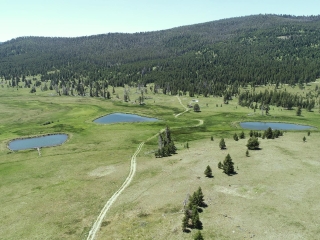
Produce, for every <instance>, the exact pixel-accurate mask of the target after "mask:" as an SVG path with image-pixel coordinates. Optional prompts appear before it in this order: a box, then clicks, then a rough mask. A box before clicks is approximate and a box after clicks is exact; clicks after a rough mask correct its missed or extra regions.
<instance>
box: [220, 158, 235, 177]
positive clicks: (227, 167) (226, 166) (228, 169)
mask: <svg viewBox="0 0 320 240" xmlns="http://www.w3.org/2000/svg"><path fill="white" fill-rule="evenodd" d="M233 165H234V163H233V162H232V158H231V157H230V154H228V155H227V156H226V158H225V160H224V161H223V167H222V168H223V172H224V173H225V174H227V175H231V174H233V173H234V167H233Z"/></svg>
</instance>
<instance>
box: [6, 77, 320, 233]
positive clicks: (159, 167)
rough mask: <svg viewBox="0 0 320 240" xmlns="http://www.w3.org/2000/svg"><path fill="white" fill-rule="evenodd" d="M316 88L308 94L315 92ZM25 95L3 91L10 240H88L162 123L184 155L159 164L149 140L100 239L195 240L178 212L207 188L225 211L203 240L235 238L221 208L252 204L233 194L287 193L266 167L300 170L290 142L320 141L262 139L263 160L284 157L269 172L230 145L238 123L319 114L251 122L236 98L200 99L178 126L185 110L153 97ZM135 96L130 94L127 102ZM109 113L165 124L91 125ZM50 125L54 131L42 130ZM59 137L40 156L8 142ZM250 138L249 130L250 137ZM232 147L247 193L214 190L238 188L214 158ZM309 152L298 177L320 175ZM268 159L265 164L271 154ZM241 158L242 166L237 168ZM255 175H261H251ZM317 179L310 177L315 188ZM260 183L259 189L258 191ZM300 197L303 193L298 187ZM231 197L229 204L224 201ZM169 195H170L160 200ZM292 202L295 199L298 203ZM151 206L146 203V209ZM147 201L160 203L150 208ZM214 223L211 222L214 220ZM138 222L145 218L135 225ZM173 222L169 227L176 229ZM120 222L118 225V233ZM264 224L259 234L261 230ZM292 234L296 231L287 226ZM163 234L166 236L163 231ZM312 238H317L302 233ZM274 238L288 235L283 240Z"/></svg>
mask: <svg viewBox="0 0 320 240" xmlns="http://www.w3.org/2000/svg"><path fill="white" fill-rule="evenodd" d="M314 84H315V83H313V84H312V86H307V87H306V88H308V87H309V88H310V89H312V88H314ZM264 88H266V87H260V88H256V91H260V89H261V90H262V91H263V89H264ZM270 88H271V87H270ZM286 88H287V91H289V90H290V91H302V94H303V91H306V90H299V89H296V88H297V87H296V88H294V89H293V88H291V87H286ZM29 90H30V89H24V88H19V90H16V89H11V88H9V89H7V88H6V87H4V88H0V112H1V118H0V190H1V196H0V202H1V203H2V211H1V220H0V223H1V224H0V231H1V233H2V235H1V236H2V237H3V238H4V239H45V238H49V239H62V238H66V239H83V238H85V236H86V235H87V234H88V231H89V230H90V227H91V226H92V223H93V221H94V220H95V219H96V217H97V216H98V214H99V212H100V210H101V209H102V207H103V206H104V204H105V203H106V201H107V200H108V199H109V198H110V197H111V196H112V194H113V193H114V192H115V191H116V190H117V189H118V188H119V187H120V186H121V184H122V183H123V181H124V180H125V179H126V177H127V175H128V171H129V167H130V158H131V156H132V154H133V153H134V152H135V150H136V147H137V146H138V144H139V143H140V142H142V141H146V140H147V139H148V138H150V137H152V136H154V135H155V134H156V133H158V132H159V131H160V130H161V129H163V128H164V127H165V126H166V125H168V126H170V128H171V130H172V136H173V139H174V141H175V144H176V146H177V147H178V154H176V155H174V156H172V157H169V158H161V159H155V158H154V150H156V149H157V145H158V141H157V139H156V138H154V139H152V140H150V141H149V142H146V144H145V145H144V147H143V149H142V151H141V152H140V154H139V155H138V158H137V159H138V166H137V174H136V175H135V177H134V180H133V182H132V184H131V185H130V186H129V188H127V189H126V190H125V191H124V193H123V197H121V196H120V197H119V199H118V200H117V202H116V203H115V205H114V207H112V210H111V212H110V213H108V216H107V219H105V221H104V222H105V223H104V224H103V226H102V230H101V232H102V233H101V234H105V235H104V236H110V239H111V238H120V239H121V238H127V236H131V238H132V239H139V238H140V239H141V238H142V239H148V238H151V236H157V238H158V239H191V238H192V234H189V235H188V234H182V233H181V231H180V225H181V224H180V223H181V222H180V217H181V216H180V213H179V211H180V210H181V209H180V207H179V206H181V205H180V204H181V202H182V201H183V200H184V199H185V196H186V193H187V192H188V191H195V190H196V188H197V187H198V186H199V185H201V186H203V188H204V189H205V193H204V194H205V195H206V196H208V195H209V196H211V198H212V199H216V200H215V204H218V205H219V206H220V207H221V209H219V210H217V209H216V207H213V206H210V207H209V208H208V210H207V209H205V210H204V213H203V214H202V215H201V217H202V218H203V223H204V236H205V237H206V238H210V237H217V238H219V239H228V238H230V236H233V235H230V232H232V230H231V229H229V228H228V224H227V223H226V222H225V223H224V222H223V221H225V220H226V219H219V218H218V216H217V214H216V212H217V211H218V212H223V211H224V210H223V209H224V208H225V207H226V206H225V205H223V204H222V203H226V202H227V203H228V202H230V204H246V203H242V202H241V201H240V202H237V201H235V200H234V199H233V198H229V197H230V196H233V195H232V194H235V196H246V197H252V196H251V195H250V194H253V192H257V193H256V194H257V195H259V196H260V195H261V196H263V194H271V193H272V194H276V193H277V192H276V193H274V192H272V190H271V189H272V187H275V189H276V190H274V191H279V192H281V191H280V190H281V187H280V186H279V188H277V186H278V185H277V184H278V183H276V182H274V181H273V179H272V178H271V180H266V182H263V181H262V182H261V179H260V178H259V174H257V173H259V169H260V170H261V169H262V171H263V169H264V168H267V169H269V168H270V169H273V170H276V171H280V170H278V169H277V167H278V168H279V169H281V166H282V165H281V164H287V162H286V161H284V160H286V159H294V161H296V163H295V164H296V165H297V169H299V168H301V166H300V165H299V164H298V163H297V161H299V158H298V157H300V158H301V159H305V158H304V154H305V153H304V152H302V151H299V149H298V150H296V149H291V148H290V149H288V148H287V146H286V145H285V142H287V141H289V142H291V143H294V144H295V141H296V140H297V141H298V140H299V141H301V144H298V143H297V144H298V145H297V146H299V147H300V148H301V147H302V146H301V145H303V144H302V137H303V136H304V135H305V136H306V137H307V142H306V143H305V145H304V146H306V147H309V146H311V144H315V145H316V140H317V136H318V133H317V132H318V130H312V133H311V136H310V137H308V136H307V134H306V132H303V133H302V132H294V133H288V134H285V136H283V137H280V138H279V139H277V140H275V142H276V141H278V142H277V144H276V145H275V146H273V145H272V141H271V140H270V141H266V140H262V143H261V145H262V149H263V150H262V151H260V153H261V154H262V155H263V154H266V153H267V151H268V148H270V149H271V148H272V149H273V150H272V152H277V153H278V154H279V156H281V157H282V158H279V159H278V161H279V164H278V165H277V164H274V163H273V164H271V163H270V164H271V165H267V163H266V162H264V161H262V160H261V158H260V157H259V156H258V152H254V151H250V157H249V158H246V157H245V147H244V146H245V143H246V141H247V140H246V139H245V140H239V142H235V141H233V139H232V136H233V134H234V133H235V132H237V133H240V132H241V131H242V129H241V128H240V127H239V124H238V123H239V122H241V121H281V122H290V123H298V124H306V125H311V126H315V127H317V128H319V127H320V121H319V117H320V116H319V115H320V114H319V112H318V111H317V110H316V109H315V111H314V112H306V111H303V112H302V116H301V117H297V116H296V115H295V111H294V110H293V111H288V110H281V108H277V107H274V106H271V110H270V116H261V114H260V113H259V112H258V111H257V112H256V113H255V114H253V113H254V112H253V110H251V109H249V108H242V107H239V106H237V99H236V98H235V99H234V100H232V101H230V102H229V104H228V105H225V104H223V105H222V107H221V103H222V98H212V97H209V98H204V97H202V96H199V97H198V99H199V105H200V108H201V112H199V113H195V112H193V111H192V110H190V111H189V112H187V113H185V114H182V115H181V116H179V117H178V118H175V117H174V115H175V114H177V113H180V112H182V111H183V110H184V109H183V108H182V106H181V105H180V104H179V102H178V100H177V98H176V97H174V96H167V95H163V94H157V95H154V94H152V93H149V94H147V96H148V97H150V99H148V100H146V101H145V102H146V105H145V106H139V105H137V104H133V103H124V102H122V101H121V100H118V99H116V98H115V97H114V98H113V99H112V100H105V99H102V98H89V97H70V96H69V97H66V96H61V97H58V96H52V95H51V94H50V93H53V91H47V92H41V91H40V90H37V92H36V94H30V93H29ZM122 92H123V90H122V88H116V93H119V95H120V96H121V95H122ZM137 96H138V95H137ZM137 96H136V95H135V94H132V96H131V99H135V98H136V97H137ZM180 98H181V100H182V102H183V104H184V105H187V104H188V103H189V102H190V101H191V99H194V98H190V97H188V96H181V97H180ZM207 104H208V106H207ZM216 104H218V107H216ZM113 112H129V113H133V114H138V115H142V116H150V117H156V118H159V119H161V121H159V122H153V123H135V124H130V123H120V124H111V125H100V124H96V123H94V122H93V120H94V119H96V118H98V117H100V116H103V115H106V114H109V113H113ZM197 119H201V120H203V121H204V124H203V125H201V126H198V127H195V125H197V124H198V123H199V121H198V120H197ZM47 121H50V122H52V123H51V124H48V125H43V123H45V122H47ZM62 132H63V133H67V134H69V136H70V138H69V139H68V141H67V142H66V143H65V144H63V145H61V146H58V147H52V148H43V149H41V153H42V156H41V157H40V156H39V155H38V152H37V151H35V150H24V151H16V152H11V151H10V150H9V149H8V148H7V144H8V142H9V141H10V140H12V139H15V138H21V137H28V136H36V135H44V134H48V133H62ZM248 132H249V131H248V130H245V133H246V136H248V135H247V134H248ZM211 136H213V137H214V141H210V137H211ZM222 137H223V138H225V140H226V144H227V147H228V150H226V151H220V150H219V149H218V144H219V140H220V138H222ZM282 141H283V142H282ZM186 142H188V143H189V146H190V148H189V149H185V148H184V147H183V146H184V144H185V143H186ZM204 146H206V148H205V147H204ZM232 146H234V149H233V148H232ZM315 148H316V147H315ZM229 149H233V150H230V151H233V152H231V156H232V158H233V159H235V160H238V161H237V165H238V166H239V168H240V171H239V172H240V173H239V177H240V179H239V180H238V181H239V182H240V184H242V185H243V186H242V187H239V190H237V189H229V190H228V188H227V189H224V188H222V187H221V188H217V189H218V190H220V191H222V192H214V189H216V188H215V187H216V185H221V186H228V185H229V184H230V183H229V181H231V182H232V183H231V184H234V182H237V179H238V178H237V176H234V177H232V178H227V179H225V178H223V177H224V176H223V175H221V174H219V172H218V171H217V169H216V165H217V162H218V160H219V161H221V160H223V158H224V157H225V156H224V155H226V154H227V152H229ZM306 154H307V157H306V160H305V162H303V163H302V166H303V167H304V168H306V169H308V170H303V171H302V172H306V171H309V170H310V172H311V173H312V174H316V173H317V169H318V165H316V164H317V161H316V157H317V153H316V151H309V150H308V151H306ZM265 157H266V158H267V154H266V155H265ZM239 159H241V161H240V162H239ZM307 160H310V161H307ZM208 164H210V165H211V167H213V169H214V175H215V178H214V180H213V182H210V183H208V182H205V181H204V178H203V177H202V176H203V171H204V168H205V167H206V166H207V165H208ZM202 165H203V166H202ZM285 166H286V165H285ZM104 168H108V171H105V172H103V174H100V175H99V174H97V173H96V172H95V170H97V169H104ZM311 168H312V171H311ZM243 171H246V172H247V174H248V175H247V177H244V173H243ZM254 171H257V172H256V173H254ZM292 171H293V172H292V174H295V175H294V176H295V177H297V176H298V177H299V176H300V178H301V179H302V180H301V181H306V180H303V178H302V176H301V175H299V172H298V170H297V171H295V170H292ZM251 174H252V175H251ZM272 174H274V173H273V172H272V171H271V170H270V172H267V173H265V175H264V177H265V179H270V176H272ZM197 176H201V179H200V180H198V178H196V177H197ZM249 176H250V178H249ZM291 177H292V175H288V176H287V178H284V179H291ZM216 179H218V180H216ZM275 179H279V181H280V179H281V178H280V177H279V176H276V178H275ZM312 179H313V178H311V177H310V181H311V182H312ZM288 181H289V180H288ZM255 182H261V183H260V184H255ZM237 184H238V183H237ZM306 184H307V182H306ZM297 189H298V190H299V191H302V190H301V188H300V187H299V186H297ZM212 191H213V192H212ZM227 191H229V192H228V194H230V196H229V195H226V192H227ZM164 196H170V197H168V198H164ZM228 196H229V197H228ZM295 197H296V198H297V199H298V197H299V196H295ZM311 197H312V198H311V199H312V200H313V199H316V198H317V197H318V195H317V194H315V193H314V194H313V193H312V194H311ZM161 199H163V200H161ZM249 199H250V198H249ZM146 200H148V202H145V201H146ZM282 200H283V199H282ZM219 201H221V202H222V203H220V202H219ZM233 201H235V202H233ZM259 201H260V200H259ZM150 202H152V203H154V205H153V206H152V205H149V203H150ZM260 203H261V206H260V205H259V204H258V206H257V207H259V209H260V207H261V209H262V211H263V213H264V214H266V215H268V214H273V211H271V210H270V209H275V211H278V207H277V206H274V205H273V203H272V204H271V205H270V206H269V205H268V204H266V203H265V202H264V201H262V200H261V201H260ZM220 204H221V205H220ZM300 204H303V203H300ZM247 207H248V209H250V211H252V212H253V213H254V214H253V216H252V219H255V217H257V216H258V215H259V214H258V213H256V212H255V211H254V210H252V209H251V208H249V205H248V206H247ZM302 209H303V208H302ZM299 211H300V210H299ZM163 214H164V216H163ZM228 214H231V213H228ZM237 214H238V216H239V218H241V217H243V218H244V219H243V221H244V222H245V221H246V220H248V219H247V218H249V216H250V215H249V214H248V215H244V216H242V215H241V213H237ZM282 214H283V215H284V216H286V218H285V219H284V220H285V221H286V222H287V224H288V226H292V228H294V227H297V228H298V229H300V230H299V231H301V234H304V235H303V236H307V237H310V236H311V237H312V236H315V235H312V234H314V233H315V232H316V231H315V229H314V228H313V227H311V228H307V227H306V226H307V224H302V223H301V221H300V220H298V217H293V219H292V220H290V221H289V218H290V214H289V213H287V212H282ZM299 214H300V213H299ZM299 214H298V216H300V215H299ZM212 216H214V218H213V220H210V219H211V218H212ZM294 216H295V215H294ZM39 219H41V221H39ZM137 219H140V220H138V221H137ZM282 220H283V219H282ZM140 221H143V223H142V222H140ZM167 221H172V222H171V224H170V222H167ZM210 221H211V222H210ZM248 221H251V220H248ZM304 221H306V220H304ZM116 222H118V223H119V224H118V225H116V224H115V223H116ZM173 222H174V223H178V224H177V225H178V226H179V227H178V228H179V229H178V230H177V229H176V228H177V227H176V226H175V225H174V224H172V223H173ZM268 223H269V222H265V223H264V224H268ZM223 224H226V225H223ZM301 224H302V225H301ZM132 226H135V228H133V227H132ZM261 226H263V224H261ZM261 226H260V225H259V226H255V227H256V228H255V229H259V228H261ZM219 228H221V230H219ZM288 228H289V229H291V227H288ZM128 229H130V230H129V231H128ZM160 230H161V231H162V232H161V233H159V231H160ZM229 230H230V231H229ZM308 230H310V232H311V233H310V234H311V235H306V234H305V232H306V231H308ZM257 231H258V230H257ZM278 236H281V237H282V235H281V234H279V235H278ZM102 238H103V237H102Z"/></svg>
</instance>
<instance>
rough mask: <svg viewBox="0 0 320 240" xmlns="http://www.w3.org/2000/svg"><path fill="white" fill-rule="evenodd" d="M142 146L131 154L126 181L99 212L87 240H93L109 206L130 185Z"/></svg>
mask: <svg viewBox="0 0 320 240" xmlns="http://www.w3.org/2000/svg"><path fill="white" fill-rule="evenodd" d="M143 145H144V142H142V143H140V144H139V146H138V148H137V150H136V151H135V153H134V154H133V156H132V158H131V166H130V172H129V175H128V177H127V178H126V180H125V181H124V183H123V184H122V186H121V187H120V188H119V189H118V191H116V192H115V193H114V194H113V195H112V197H111V198H110V199H109V200H108V202H107V203H106V205H104V207H103V209H102V210H101V212H100V214H99V216H98V218H97V220H96V221H95V223H94V224H93V226H92V228H91V230H90V232H89V235H88V237H87V240H89V239H90V240H92V239H95V236H96V234H97V232H98V230H99V229H100V226H101V223H102V221H103V219H104V217H105V215H106V213H107V212H108V210H109V209H110V207H111V205H112V204H113V203H114V201H115V200H116V199H117V198H118V197H119V195H120V194H121V193H122V191H123V190H124V189H125V188H126V187H127V186H128V185H129V184H130V182H131V180H132V178H133V176H134V174H135V172H136V166H137V164H136V160H137V155H138V154H139V152H140V150H141V149H142V147H143Z"/></svg>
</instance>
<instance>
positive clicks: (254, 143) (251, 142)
mask: <svg viewBox="0 0 320 240" xmlns="http://www.w3.org/2000/svg"><path fill="white" fill-rule="evenodd" d="M247 147H248V149H249V150H255V149H258V148H259V141H258V138H256V137H251V138H249V139H248V143H247Z"/></svg>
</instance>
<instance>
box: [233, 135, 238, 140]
mask: <svg viewBox="0 0 320 240" xmlns="http://www.w3.org/2000/svg"><path fill="white" fill-rule="evenodd" d="M233 139H234V140H235V141H238V140H239V138H238V135H237V134H236V133H235V134H234V135H233Z"/></svg>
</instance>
